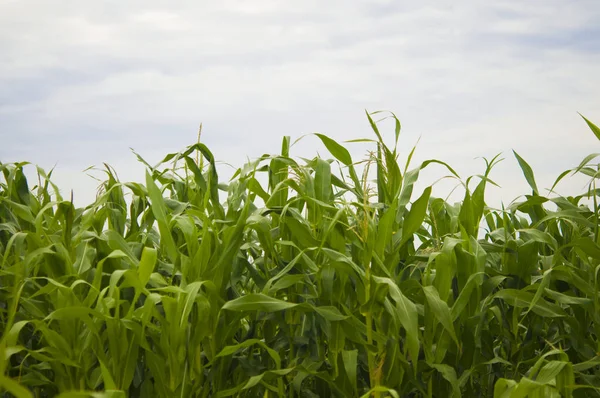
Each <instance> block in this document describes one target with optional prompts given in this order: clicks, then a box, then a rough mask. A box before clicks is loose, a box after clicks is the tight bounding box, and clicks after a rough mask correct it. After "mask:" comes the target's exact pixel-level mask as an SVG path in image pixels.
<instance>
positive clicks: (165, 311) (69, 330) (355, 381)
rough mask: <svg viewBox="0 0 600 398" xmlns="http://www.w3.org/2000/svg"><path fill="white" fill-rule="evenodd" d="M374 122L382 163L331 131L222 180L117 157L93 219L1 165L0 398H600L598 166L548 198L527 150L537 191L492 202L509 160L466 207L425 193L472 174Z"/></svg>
mask: <svg viewBox="0 0 600 398" xmlns="http://www.w3.org/2000/svg"><path fill="white" fill-rule="evenodd" d="M374 115H375V114H367V117H368V120H369V123H370V126H371V127H372V129H373V132H374V133H375V140H362V141H363V142H370V143H372V144H373V145H374V146H375V148H374V151H373V153H372V155H371V156H370V157H369V158H368V159H366V160H365V161H364V162H359V163H355V161H354V160H353V159H352V157H351V155H350V152H349V151H348V150H347V149H346V148H345V147H344V146H343V145H342V144H340V143H338V142H336V141H335V140H333V139H331V138H329V137H327V136H325V135H323V134H317V135H316V138H318V140H320V142H321V143H322V144H323V145H324V146H325V148H326V149H327V150H328V151H329V153H330V155H331V157H332V159H327V158H315V159H308V160H303V161H302V162H300V160H298V159H294V158H291V157H290V140H289V138H288V137H285V138H284V140H283V144H282V151H281V154H279V155H274V156H266V155H265V156H263V157H261V158H259V159H257V160H256V161H254V162H251V163H249V164H246V165H244V166H243V167H241V168H240V169H238V170H237V172H236V173H235V176H234V178H232V179H231V180H230V181H229V182H228V183H227V184H223V183H220V182H219V180H218V175H217V171H216V167H215V160H214V157H213V155H212V153H211V152H210V150H209V149H208V148H207V147H206V146H204V145H203V144H200V143H198V144H195V145H192V146H190V147H189V148H187V149H186V150H185V151H183V152H181V153H173V154H169V155H167V156H166V157H165V158H164V160H163V161H162V162H161V163H160V164H158V165H156V166H154V167H152V166H150V165H149V164H148V163H147V162H145V161H144V160H143V159H142V158H141V157H139V155H137V156H138V158H139V159H140V161H142V162H143V163H144V164H145V165H146V166H147V174H146V180H145V183H144V184H140V183H135V182H132V183H122V182H120V181H119V180H118V178H117V176H116V173H115V172H114V171H113V170H112V168H110V167H109V166H106V170H105V172H106V175H107V180H106V181H105V182H104V183H103V184H102V187H101V190H100V192H99V194H98V196H97V199H96V201H95V202H94V203H91V204H90V205H88V206H87V207H85V208H76V207H75V206H74V205H73V202H72V199H71V200H65V199H63V198H62V196H61V195H60V193H59V191H58V189H57V187H56V186H55V185H54V184H53V183H52V182H51V175H52V172H49V173H46V172H44V171H43V170H41V169H37V172H38V176H39V178H38V183H37V184H36V185H35V186H31V184H30V183H29V182H28V181H27V179H26V177H25V173H24V167H26V166H27V164H26V163H13V164H0V172H1V173H2V174H1V175H2V177H0V334H1V340H0V394H3V396H7V397H8V396H16V397H18V398H26V397H54V396H59V397H65V398H66V397H228V396H240V397H276V396H279V397H283V396H286V397H298V398H300V397H359V396H363V397H369V396H373V397H384V396H391V397H495V398H501V397H526V396H527V397H554V396H556V397H559V396H563V397H590V396H600V293H599V292H600V234H599V228H598V227H599V225H600V222H599V215H600V209H599V207H598V203H597V197H598V194H599V191H598V190H597V189H596V181H597V179H598V177H599V176H600V173H599V172H598V170H599V167H598V165H593V164H592V161H593V160H594V159H596V156H597V154H594V155H590V156H588V157H586V158H585V159H584V160H583V161H582V162H581V164H580V165H579V166H577V167H575V168H573V169H572V170H568V171H567V172H565V173H562V174H561V175H560V176H559V177H558V179H557V181H556V183H558V182H559V181H560V180H562V179H563V178H564V177H566V176H567V175H568V174H569V173H582V174H584V175H586V176H588V177H590V184H589V190H588V191H587V192H586V193H585V194H583V195H578V196H570V197H560V196H548V197H544V196H541V192H540V191H539V190H538V186H537V184H536V181H535V179H534V174H533V170H532V168H531V167H530V166H529V164H528V163H527V162H526V161H525V160H524V159H523V158H522V157H521V156H519V155H518V154H516V152H515V156H516V159H517V162H518V164H519V166H520V167H521V169H522V171H523V174H524V177H525V179H526V181H527V183H528V184H529V186H530V187H531V190H532V193H531V195H525V196H524V199H523V200H521V201H517V202H514V203H512V204H511V205H510V206H509V207H508V208H502V209H493V208H490V207H489V206H487V205H486V203H485V188H486V186H487V184H492V185H495V183H494V182H493V181H492V180H491V179H490V173H491V170H492V168H493V167H494V165H495V164H497V163H498V161H499V160H498V156H496V157H495V158H493V159H492V160H491V161H488V160H486V169H485V172H484V174H482V175H479V176H475V177H474V178H476V179H477V180H478V181H479V182H478V185H477V186H476V188H475V189H474V190H472V191H471V190H470V188H469V183H470V182H471V180H472V179H473V177H469V178H468V179H467V180H465V181H464V182H462V180H461V184H462V185H463V186H464V188H465V195H464V199H463V200H462V202H461V203H456V204H450V203H448V202H446V201H444V200H443V199H440V198H437V197H434V196H432V195H433V192H432V187H431V186H429V187H427V188H425V189H424V191H423V192H413V191H414V186H415V183H416V181H417V179H418V177H419V173H420V171H421V170H422V169H424V168H425V167H428V166H430V165H436V166H438V167H440V166H441V167H443V168H444V169H445V170H446V171H447V172H448V173H450V175H451V176H452V177H453V178H456V179H459V180H460V178H459V176H458V175H457V174H456V172H455V171H454V170H453V169H452V168H451V167H450V166H448V165H447V164H446V163H444V162H441V161H439V160H435V159H432V160H428V161H426V162H423V163H422V164H421V165H418V166H417V167H414V168H412V167H411V165H410V164H411V158H412V153H413V152H409V153H407V154H406V155H407V156H406V159H405V166H404V167H401V166H400V164H399V159H398V158H399V156H400V154H399V152H398V146H397V143H398V139H399V136H400V129H401V125H400V122H399V121H398V119H397V118H396V116H395V115H393V114H390V116H389V117H390V118H391V119H392V121H393V122H394V126H395V127H394V145H393V146H388V144H386V142H385V141H384V139H383V135H382V134H381V132H380V131H379V122H378V121H375V120H374V119H373V116H374ZM584 119H585V118H584ZM585 122H586V123H587V125H588V126H589V127H590V128H591V129H592V132H593V133H594V134H595V135H596V136H597V137H599V138H600V132H599V131H598V128H597V127H596V126H595V125H594V124H593V123H592V122H590V121H589V120H587V119H585ZM372 172H373V173H372ZM372 174H376V181H375V183H374V184H371V183H369V179H370V178H371V177H372ZM361 176H362V177H361ZM261 181H262V182H266V183H265V184H263V183H262V182H261ZM555 185H556V184H555ZM223 198H225V200H224V201H223V202H222V199H223Z"/></svg>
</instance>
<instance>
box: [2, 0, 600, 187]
mask: <svg viewBox="0 0 600 398" xmlns="http://www.w3.org/2000/svg"><path fill="white" fill-rule="evenodd" d="M599 16H600V5H598V4H597V2H595V1H591V0H582V1H579V2H576V3H573V2H567V1H566V0H550V1H541V0H535V1H532V2H518V1H514V0H503V1H496V2H493V3H489V2H488V3H482V2H479V1H474V0H462V1H458V2H453V3H452V4H450V3H445V2H439V1H426V2H423V3H413V4H400V3H398V2H393V1H383V0H382V1H369V2H367V1H353V2H342V1H333V2H317V1H315V0H310V1H304V2H296V3H289V2H279V1H271V0H261V1H233V0H227V1H222V2H204V1H202V2H191V1H185V2H184V1H179V2H166V1H146V2H142V1H130V2H103V3H102V4H100V3H94V2H67V1H59V2H45V1H41V0H29V1H20V2H3V3H2V5H0V92H10V93H16V94H15V95H12V94H11V96H10V97H8V96H7V97H4V96H2V95H1V94H0V120H5V121H7V122H6V123H4V124H5V125H7V123H8V122H10V128H11V132H10V133H4V132H0V135H3V137H2V139H3V146H2V148H1V149H0V158H4V159H9V158H10V159H11V160H17V159H12V158H11V157H12V156H14V154H19V156H21V155H22V154H26V155H27V158H28V159H30V160H34V161H35V160H36V159H40V160H39V162H41V163H43V162H47V163H49V164H53V163H54V162H56V161H57V160H63V162H65V163H66V164H65V165H64V166H61V167H64V168H65V171H64V175H65V176H66V175H68V177H65V179H64V184H66V185H68V182H67V181H68V180H71V178H72V181H73V183H72V184H71V185H73V186H76V185H78V184H79V183H78V182H77V181H79V180H78V179H77V178H78V177H73V176H77V175H78V174H77V173H78V172H79V170H82V169H83V168H85V167H87V166H89V162H101V161H104V160H106V161H108V162H109V163H122V162H124V163H123V167H124V168H129V169H135V167H134V166H132V164H133V163H134V162H135V160H134V158H133V156H130V155H128V149H127V148H128V147H129V146H134V147H136V148H137V149H140V150H145V151H147V153H152V155H151V156H155V157H156V158H158V157H160V154H162V153H163V152H164V151H170V150H175V149H177V148H179V147H181V146H183V145H186V144H189V143H192V142H193V140H194V137H195V129H196V128H197V124H198V123H199V122H201V121H202V122H204V123H205V128H206V129H207V135H206V140H207V142H208V143H209V144H210V145H211V147H212V148H213V150H214V152H215V153H216V154H217V157H218V158H220V159H222V160H224V161H228V162H231V163H234V164H236V165H239V164H240V163H241V162H242V161H243V159H245V157H244V155H248V156H257V155H260V154H261V153H262V152H264V151H266V150H267V147H266V146H265V145H269V146H270V147H269V148H273V151H276V150H277V148H278V146H279V142H280V139H281V136H282V135H284V134H285V135H292V136H295V137H298V136H300V135H301V134H304V133H308V132H313V131H316V130H319V131H323V132H325V133H327V134H330V135H331V136H333V137H336V138H337V139H349V138H356V137H359V136H368V135H369V134H370V133H369V129H368V125H367V123H366V121H365V118H364V115H363V114H362V111H363V109H364V108H368V109H370V110H376V109H381V108H384V109H390V110H393V111H395V112H396V113H397V114H398V115H399V116H400V118H401V120H402V122H403V125H404V127H405V129H404V130H405V132H404V133H403V134H405V135H406V138H405V139H406V143H404V141H403V144H406V145H410V144H412V143H413V142H414V141H415V140H416V138H417V137H418V136H419V135H422V140H421V144H420V151H421V152H422V153H423V158H425V157H438V158H442V159H447V160H449V161H451V162H456V163H458V164H459V166H458V168H461V167H463V166H464V167H463V168H464V172H465V173H475V172H479V171H480V166H479V163H477V162H473V161H472V159H473V158H474V157H475V156H481V155H484V156H493V155H494V154H495V153H497V152H499V151H504V152H505V155H506V157H507V158H508V159H507V161H506V162H505V164H507V163H510V162H512V163H514V160H512V159H511V158H510V157H511V153H510V149H511V148H515V149H517V151H519V153H521V155H523V156H524V157H526V158H528V159H529V158H531V159H533V160H532V164H533V163H536V164H535V166H536V167H535V169H536V170H539V174H540V175H544V176H546V175H548V176H550V175H556V174H558V173H559V172H560V171H562V169H564V168H566V167H568V166H569V164H568V162H576V161H577V159H579V158H580V157H582V156H584V155H585V154H587V152H589V150H588V149H589V148H590V147H591V146H592V145H595V141H594V139H593V137H592V136H591V134H589V133H588V132H587V131H585V130H586V127H585V126H584V125H583V124H582V123H581V121H580V120H579V119H578V116H577V115H576V112H577V111H581V112H583V113H584V114H586V115H588V116H589V117H590V118H592V119H593V120H600V99H599V98H598V96H597V92H598V89H599V88H600V76H599V75H598V74H597V71H596V65H598V63H599V61H600V39H598V38H596V39H595V40H596V42H595V43H596V47H594V46H593V45H592V47H591V48H597V49H599V51H591V50H589V49H588V50H583V49H582V48H580V47H578V45H577V44H578V43H577V41H576V40H575V39H570V38H571V37H575V36H573V35H575V34H576V33H579V35H580V36H582V35H583V36H585V35H586V32H592V34H593V32H596V34H598V33H599V32H600V31H599V30H598V28H596V27H595V25H594V23H595V22H594V21H595V20H597V18H598V17H599ZM594 29H596V30H594ZM599 36H600V35H599ZM590 40H592V44H593V43H594V42H593V40H594V39H593V38H591V39H590ZM57 76H58V77H57ZM32 82H33V83H32ZM39 82H43V83H44V84H47V85H48V88H47V89H45V90H43V92H42V91H40V92H37V91H36V90H33V89H32V86H34V87H35V85H37V84H38V83H39ZM9 89H10V90H9ZM4 131H8V130H4ZM209 132H210V133H209ZM4 134H6V136H4ZM90 148H92V149H90ZM298 148H299V149H298V150H300V151H302V152H301V154H303V155H307V154H313V153H314V151H315V147H314V146H313V145H312V144H302V145H300V146H299V147H298ZM364 149H365V148H364V147H363V148H358V149H356V152H357V153H358V154H364ZM67 151H71V152H70V153H68V154H67V153H65V152H67ZM321 153H324V151H321ZM126 156H130V160H128V161H125V160H124V157H126ZM65 157H66V158H67V159H68V160H66V161H65ZM545 157H548V158H550V159H559V160H558V161H554V160H553V161H542V160H543V159H544V158H545ZM128 162H129V163H128ZM513 166H514V164H513ZM561 167H562V168H561ZM559 168H561V169H559ZM117 169H118V167H117ZM502 170H507V174H505V175H504V174H503V176H502V178H506V179H507V180H510V179H515V180H518V181H522V177H521V176H520V175H519V171H518V169H516V170H515V169H514V167H512V166H510V167H508V166H504V165H502V166H499V168H498V173H503V172H502ZM59 171H60V168H59V170H57V173H58V172H59ZM125 174H127V173H126V172H125ZM138 174H139V173H138ZM138 174H131V176H132V178H135V176H136V175H138ZM436 175H437V174H436ZM81 178H87V177H84V176H83V174H82V175H81ZM540 178H541V177H540ZM548 179H551V178H550V177H549V178H548ZM82 184H83V183H82ZM548 184H551V182H550V183H548ZM66 185H65V186H66ZM79 185H81V184H79ZM505 185H506V184H505ZM508 185H509V188H507V189H508V190H509V191H510V192H511V193H512V191H514V190H513V189H511V188H510V187H516V188H519V189H522V184H521V185H518V184H516V185H513V184H508ZM82 186H83V185H82ZM516 188H515V189H516Z"/></svg>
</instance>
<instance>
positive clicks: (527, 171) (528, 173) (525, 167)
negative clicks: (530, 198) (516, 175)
mask: <svg viewBox="0 0 600 398" xmlns="http://www.w3.org/2000/svg"><path fill="white" fill-rule="evenodd" d="M513 153H514V154H515V157H516V158H517V161H518V162H519V166H521V170H522V171H523V175H524V176H525V179H526V180H527V183H528V184H529V186H530V187H531V189H532V190H533V193H534V194H535V195H539V191H538V188H537V185H536V183H535V177H534V176H533V170H532V169H531V166H529V164H528V163H527V162H526V161H525V159H523V158H522V157H521V156H519V154H518V153H517V152H515V151H513Z"/></svg>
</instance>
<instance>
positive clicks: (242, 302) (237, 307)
mask: <svg viewBox="0 0 600 398" xmlns="http://www.w3.org/2000/svg"><path fill="white" fill-rule="evenodd" d="M297 305H298V304H294V303H289V302H287V301H283V300H279V299H276V298H273V297H270V296H267V295H265V294H262V293H251V294H247V295H245V296H242V297H239V298H237V299H235V300H232V301H228V302H226V303H225V305H223V309H225V310H230V311H263V312H276V311H283V310H287V309H290V308H294V307H296V306H297Z"/></svg>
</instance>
